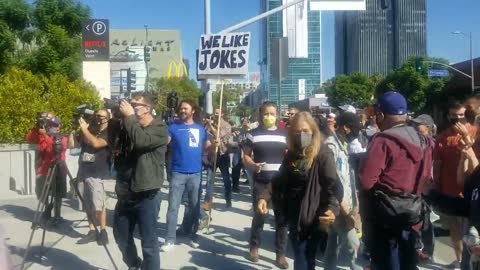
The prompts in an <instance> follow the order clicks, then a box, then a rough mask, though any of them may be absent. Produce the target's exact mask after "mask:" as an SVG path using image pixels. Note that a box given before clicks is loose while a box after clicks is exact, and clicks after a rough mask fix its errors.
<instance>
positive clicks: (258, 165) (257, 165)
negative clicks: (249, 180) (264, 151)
mask: <svg viewBox="0 0 480 270" xmlns="http://www.w3.org/2000/svg"><path fill="white" fill-rule="evenodd" d="M263 165H265V163H254V164H253V171H254V172H256V173H260V172H261V171H262V167H263Z"/></svg>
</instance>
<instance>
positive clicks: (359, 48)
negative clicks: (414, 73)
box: [335, 0, 427, 75]
mask: <svg viewBox="0 0 480 270" xmlns="http://www.w3.org/2000/svg"><path fill="white" fill-rule="evenodd" d="M366 4H367V9H366V10H365V11H337V12H335V73H336V74H337V75H338V74H350V73H354V72H362V73H366V74H368V75H374V74H377V73H378V74H382V75H386V74H388V72H390V71H391V70H393V69H395V68H398V67H400V66H401V65H402V64H403V63H404V62H405V61H407V60H408V59H409V58H410V57H412V56H425V55H426V54H427V29H426V17H427V15H426V14H427V13H426V0H367V1H366Z"/></svg>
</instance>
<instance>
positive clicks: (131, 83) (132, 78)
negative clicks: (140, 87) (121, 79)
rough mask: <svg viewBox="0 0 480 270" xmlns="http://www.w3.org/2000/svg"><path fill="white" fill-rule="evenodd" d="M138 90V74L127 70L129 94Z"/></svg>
mask: <svg viewBox="0 0 480 270" xmlns="http://www.w3.org/2000/svg"><path fill="white" fill-rule="evenodd" d="M136 89H137V74H136V73H135V71H132V69H131V68H129V69H127V93H129V94H130V93H131V92H132V91H135V90H136Z"/></svg>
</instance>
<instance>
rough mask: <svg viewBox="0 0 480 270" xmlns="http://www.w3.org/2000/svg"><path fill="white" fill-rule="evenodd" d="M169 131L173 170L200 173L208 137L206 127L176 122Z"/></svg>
mask: <svg viewBox="0 0 480 270" xmlns="http://www.w3.org/2000/svg"><path fill="white" fill-rule="evenodd" d="M168 133H169V136H170V138H171V142H170V146H171V147H170V149H171V151H172V172H177V173H200V172H201V171H202V155H203V148H204V147H203V146H204V145H205V142H206V141H207V139H208V137H207V131H206V130H205V127H203V126H202V125H199V124H192V125H186V124H184V123H182V122H176V123H173V124H171V125H170V127H169V128H168Z"/></svg>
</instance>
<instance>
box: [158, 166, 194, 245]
mask: <svg viewBox="0 0 480 270" xmlns="http://www.w3.org/2000/svg"><path fill="white" fill-rule="evenodd" d="M200 179H201V174H200V173H194V174H183V173H177V172H172V179H171V180H170V191H169V194H168V212H167V237H166V239H165V240H166V242H168V243H175V240H176V238H177V233H176V232H177V222H178V209H179V207H180V203H181V202H182V195H183V191H184V190H185V189H187V192H188V209H194V211H186V213H185V214H187V215H188V216H186V217H185V222H184V226H185V228H192V232H191V233H192V239H194V240H195V237H196V234H197V230H198V215H199V209H200V201H199V196H198V195H199V193H198V192H199V189H200Z"/></svg>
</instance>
